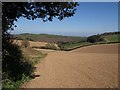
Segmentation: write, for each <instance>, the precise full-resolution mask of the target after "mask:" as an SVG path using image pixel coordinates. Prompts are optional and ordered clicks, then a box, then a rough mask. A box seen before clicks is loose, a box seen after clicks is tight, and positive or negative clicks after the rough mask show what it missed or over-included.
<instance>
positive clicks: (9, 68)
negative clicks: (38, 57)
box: [2, 43, 34, 88]
mask: <svg viewBox="0 0 120 90" xmlns="http://www.w3.org/2000/svg"><path fill="white" fill-rule="evenodd" d="M7 45H8V47H6V49H7V50H6V49H4V50H5V51H6V52H5V51H4V53H2V76H3V77H2V80H3V83H2V85H3V86H4V87H3V88H6V87H16V85H15V84H17V83H18V81H21V80H22V78H23V75H25V77H27V76H30V74H31V73H33V70H34V69H33V65H32V64H31V62H30V61H29V62H28V60H26V59H25V58H24V57H23V55H22V51H21V50H20V47H19V46H18V45H16V44H11V43H7ZM9 47H11V48H9Z"/></svg>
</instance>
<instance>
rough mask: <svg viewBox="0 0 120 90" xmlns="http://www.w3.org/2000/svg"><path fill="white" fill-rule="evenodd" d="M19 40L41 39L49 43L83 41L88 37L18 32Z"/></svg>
mask: <svg viewBox="0 0 120 90" xmlns="http://www.w3.org/2000/svg"><path fill="white" fill-rule="evenodd" d="M14 36H15V37H17V38H16V39H17V40H29V41H41V42H49V43H57V42H83V41H86V40H87V37H77V36H61V35H52V34H29V33H24V34H17V35H14Z"/></svg>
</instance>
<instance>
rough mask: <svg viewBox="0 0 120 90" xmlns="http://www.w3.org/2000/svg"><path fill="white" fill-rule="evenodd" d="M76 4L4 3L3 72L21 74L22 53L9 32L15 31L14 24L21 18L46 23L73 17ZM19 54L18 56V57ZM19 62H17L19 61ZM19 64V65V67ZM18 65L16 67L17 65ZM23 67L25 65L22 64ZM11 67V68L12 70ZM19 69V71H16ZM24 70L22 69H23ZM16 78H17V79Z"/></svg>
mask: <svg viewBox="0 0 120 90" xmlns="http://www.w3.org/2000/svg"><path fill="white" fill-rule="evenodd" d="M76 6H78V3H76V2H37V3H35V2H32V3H28V2H21V3H20V2H19V3H18V2H9V3H8V2H3V3H2V41H3V42H2V52H3V53H2V57H3V59H2V60H3V65H2V66H3V72H8V71H9V72H10V73H13V74H10V75H13V76H16V75H15V74H16V73H20V72H21V71H19V70H20V69H18V68H17V66H18V67H20V66H21V63H22V62H21V61H20V60H21V59H20V58H21V54H20V53H21V52H20V51H19V50H17V47H16V46H14V45H13V44H12V43H11V42H12V38H13V36H12V35H11V34H10V33H9V30H10V31H11V30H14V27H16V25H15V24H14V22H15V21H17V20H18V19H19V18H20V17H24V18H26V19H28V20H34V19H37V18H41V20H43V21H44V22H46V21H52V20H53V18H54V17H56V18H58V19H59V20H62V19H64V18H65V17H71V16H73V15H74V14H75V11H76ZM18 49H19V48H18ZM16 53H18V55H16ZM16 58H17V59H18V58H19V59H18V62H17V59H16ZM16 63H18V64H19V65H17V64H16ZM15 64H16V65H15ZM22 65H23V64H22ZM10 67H11V68H10ZM14 69H18V70H14ZM21 70H22V69H21ZM17 76H18V75H17ZM17 76H16V77H17Z"/></svg>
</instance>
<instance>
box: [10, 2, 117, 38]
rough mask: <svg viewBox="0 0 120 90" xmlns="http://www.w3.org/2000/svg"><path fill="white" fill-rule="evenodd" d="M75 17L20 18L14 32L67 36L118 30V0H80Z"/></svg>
mask: <svg viewBox="0 0 120 90" xmlns="http://www.w3.org/2000/svg"><path fill="white" fill-rule="evenodd" d="M79 4H80V5H79V6H78V7H77V10H76V13H75V15H74V16H73V17H69V18H65V19H64V20H62V21H59V20H58V19H57V18H55V19H54V20H53V21H52V22H49V21H48V22H43V21H42V20H41V19H36V20H34V21H32V20H27V19H24V18H20V19H19V20H18V21H17V22H16V25H17V27H16V28H15V30H14V31H13V32H12V33H13V34H20V33H35V34H41V33H44V34H57V35H67V36H90V35H94V34H100V33H104V32H113V31H118V3H117V2H80V3H79Z"/></svg>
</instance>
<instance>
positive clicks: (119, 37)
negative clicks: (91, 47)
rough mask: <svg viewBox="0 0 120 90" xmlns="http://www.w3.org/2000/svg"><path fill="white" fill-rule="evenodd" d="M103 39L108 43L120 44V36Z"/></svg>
mask: <svg viewBox="0 0 120 90" xmlns="http://www.w3.org/2000/svg"><path fill="white" fill-rule="evenodd" d="M103 38H104V39H105V40H106V41H107V42H108V43H109V42H120V35H105V36H103Z"/></svg>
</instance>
